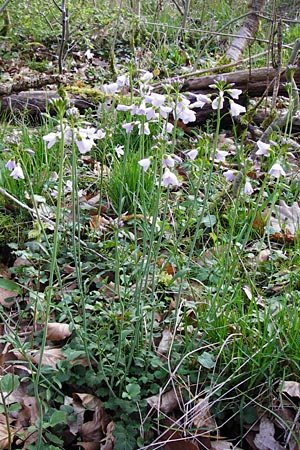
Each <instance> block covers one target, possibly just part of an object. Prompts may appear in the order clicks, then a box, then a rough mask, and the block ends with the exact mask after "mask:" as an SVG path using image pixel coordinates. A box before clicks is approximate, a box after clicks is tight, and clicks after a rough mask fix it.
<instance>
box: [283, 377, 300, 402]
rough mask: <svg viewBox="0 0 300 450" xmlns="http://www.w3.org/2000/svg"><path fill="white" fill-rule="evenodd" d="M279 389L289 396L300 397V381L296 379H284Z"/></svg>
mask: <svg viewBox="0 0 300 450" xmlns="http://www.w3.org/2000/svg"><path fill="white" fill-rule="evenodd" d="M281 390H282V392H286V393H287V394H288V395H290V396H291V397H298V398H300V383H298V382H297V381H285V382H284V383H283V386H282V389H281Z"/></svg>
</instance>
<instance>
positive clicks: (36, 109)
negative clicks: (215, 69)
mask: <svg viewBox="0 0 300 450" xmlns="http://www.w3.org/2000/svg"><path fill="white" fill-rule="evenodd" d="M219 76H220V75H219ZM221 76H222V77H223V78H226V80H227V82H228V83H234V87H235V88H238V89H241V90H242V92H243V95H242V96H241V97H240V98H239V100H238V103H240V104H244V105H245V104H246V101H247V97H250V98H251V97H261V96H262V95H271V94H272V91H273V83H274V81H275V79H276V76H278V72H277V70H276V69H269V68H260V69H253V70H251V71H250V70H240V71H236V72H230V73H225V74H222V75H221ZM217 77H218V75H209V76H204V77H200V78H195V79H191V80H187V81H186V82H184V84H183V86H182V88H181V91H182V92H185V93H189V92H190V93H194V94H198V93H202V94H210V93H213V92H214V90H213V89H211V88H210V87H209V86H210V85H211V84H214V83H215V80H216V79H217ZM294 80H295V82H296V84H297V87H298V89H299V88H300V68H299V67H297V68H296V70H295V74H294ZM286 82H287V79H286V74H285V70H282V72H281V75H280V83H279V91H278V95H280V96H286V97H288V94H287V90H286V87H285V83H286ZM95 92H96V90H95ZM98 94H99V96H98V98H97V95H96V93H95V95H93V96H92V97H88V99H85V98H83V96H81V95H80V94H77V93H76V95H75V94H72V93H70V96H71V100H72V102H73V103H74V105H75V106H76V107H77V108H78V109H79V111H80V112H81V113H84V111H85V110H86V109H88V108H90V109H92V110H96V109H97V107H98V103H99V102H100V100H99V98H101V96H102V100H104V97H105V95H104V94H103V93H101V92H100V91H99V93H98ZM57 97H58V95H57V93H56V91H47V90H40V91H34V90H31V91H26V92H19V93H18V94H12V95H8V96H5V97H2V98H0V112H1V114H2V115H5V114H6V115H10V116H11V115H12V116H20V115H23V114H26V116H27V117H29V118H30V119H33V120H37V119H38V118H39V117H41V115H42V113H45V112H46V111H49V105H50V113H51V102H50V104H49V101H50V100H51V99H54V98H57ZM94 99H95V100H94ZM228 108H229V105H228V102H227V103H226V102H225V104H224V109H223V110H222V114H224V113H225V112H227V111H228ZM212 114H213V111H212V108H211V106H210V105H208V104H207V105H205V106H204V107H203V108H202V109H198V110H196V115H197V120H196V122H195V123H193V124H189V125H192V126H194V125H203V124H204V123H205V122H206V121H207V119H209V118H210V117H211V116H212Z"/></svg>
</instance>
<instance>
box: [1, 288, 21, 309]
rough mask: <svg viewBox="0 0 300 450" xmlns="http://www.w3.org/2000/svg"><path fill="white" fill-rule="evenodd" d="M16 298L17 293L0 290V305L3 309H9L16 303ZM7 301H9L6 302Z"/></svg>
mask: <svg viewBox="0 0 300 450" xmlns="http://www.w3.org/2000/svg"><path fill="white" fill-rule="evenodd" d="M16 297H18V293H17V292H14V291H8V290H7V289H3V288H0V305H2V306H4V308H11V307H12V306H13V305H14V304H15V303H16ZM8 299H10V300H9V301H8Z"/></svg>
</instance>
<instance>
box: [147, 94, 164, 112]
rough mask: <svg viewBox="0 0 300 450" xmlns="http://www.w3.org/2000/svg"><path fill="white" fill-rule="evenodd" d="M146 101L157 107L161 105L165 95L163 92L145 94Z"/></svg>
mask: <svg viewBox="0 0 300 450" xmlns="http://www.w3.org/2000/svg"><path fill="white" fill-rule="evenodd" d="M145 101H146V103H150V104H151V105H153V106H155V107H157V108H159V107H160V106H162V105H163V104H164V103H165V101H166V96H165V95H163V94H156V93H155V92H152V93H151V95H146V96H145Z"/></svg>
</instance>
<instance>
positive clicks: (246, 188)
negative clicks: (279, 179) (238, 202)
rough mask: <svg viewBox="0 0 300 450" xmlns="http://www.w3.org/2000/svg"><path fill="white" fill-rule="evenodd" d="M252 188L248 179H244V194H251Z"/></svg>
mask: <svg viewBox="0 0 300 450" xmlns="http://www.w3.org/2000/svg"><path fill="white" fill-rule="evenodd" d="M253 192H254V189H253V187H252V185H251V183H250V181H246V183H245V186H244V194H246V195H251V194H253Z"/></svg>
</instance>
